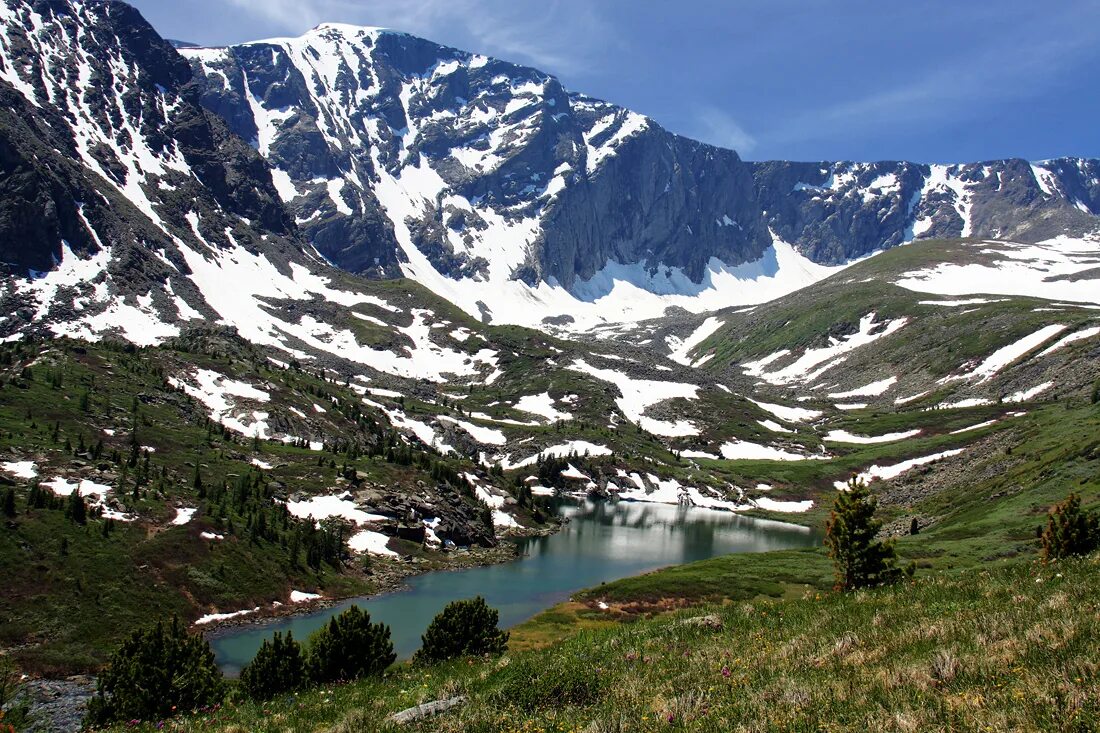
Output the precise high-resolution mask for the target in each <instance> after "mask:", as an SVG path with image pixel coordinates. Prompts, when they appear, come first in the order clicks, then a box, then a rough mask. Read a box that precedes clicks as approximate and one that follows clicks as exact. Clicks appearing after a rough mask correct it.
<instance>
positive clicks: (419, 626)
mask: <svg viewBox="0 0 1100 733" xmlns="http://www.w3.org/2000/svg"><path fill="white" fill-rule="evenodd" d="M560 511H561V514H562V515H563V516H566V517H568V518H569V520H570V521H569V523H568V524H567V525H566V526H565V527H564V528H563V529H562V531H561V532H558V533H557V534H554V535H551V536H549V537H536V538H532V539H527V540H520V541H519V547H520V549H521V551H522V552H523V557H521V558H520V559H518V560H516V561H515V562H511V563H506V564H503V565H491V566H488V567H479V568H470V569H467V570H457V571H440V572H433V573H427V574H425V575H419V576H416V577H413V578H410V579H409V580H408V585H407V587H406V588H403V589H402V590H399V591H395V592H393V593H388V594H386V595H382V596H376V597H373V598H358V599H350V600H347V601H345V602H343V603H341V604H339V605H337V606H333V607H331V608H325V609H323V610H320V611H316V612H314V613H310V614H305V615H301V616H295V617H291V618H284V619H277V620H273V621H271V622H269V623H264V624H257V625H247V626H240V627H235V628H231V629H227V630H225V631H222V632H219V633H217V634H216V635H214V636H213V638H211V645H212V646H213V648H214V653H215V655H216V656H217V660H218V664H219V665H221V667H222V669H223V670H224V671H225V672H226V674H230V675H233V674H236V673H237V672H238V671H239V670H240V668H241V667H242V666H244V665H245V664H247V663H248V661H249V660H251V659H252V657H253V655H255V653H256V650H257V649H259V648H260V643H261V641H262V640H263V639H264V638H268V637H270V636H271V634H273V633H274V632H276V631H283V632H285V631H287V630H291V631H293V632H294V637H295V638H296V639H299V640H305V639H306V638H307V637H308V636H309V635H310V634H311V633H312V632H313V631H315V630H317V629H318V628H319V627H320V626H321V625H322V624H324V623H326V622H327V621H328V619H329V618H331V617H332V616H333V615H334V614H338V613H340V612H341V611H342V610H344V609H345V608H347V607H348V606H350V605H352V604H358V605H359V606H361V607H363V608H365V609H366V610H368V611H369V612H370V615H371V617H372V618H373V619H374V620H376V621H383V622H385V623H387V624H389V626H390V629H391V633H392V637H393V644H394V648H395V650H396V651H397V654H398V658H400V659H404V658H407V657H409V656H411V655H412V653H413V652H415V651H416V650H417V649H418V648H419V646H420V635H421V634H422V633H424V629H426V628H427V626H428V624H429V623H430V622H431V620H432V618H433V617H434V616H435V615H436V614H437V613H439V611H440V610H442V609H443V607H444V606H445V605H447V604H448V603H449V602H451V601H454V600H458V599H462V598H471V597H473V596H476V595H480V596H483V597H485V599H486V600H487V601H488V602H489V604H490V605H491V606H493V607H494V608H497V609H499V611H500V622H501V626H505V627H507V626H513V625H515V624H517V623H520V622H522V621H525V620H526V619H528V618H530V617H532V616H534V615H535V614H537V613H538V612H539V611H542V610H544V609H546V608H549V607H550V606H553V605H555V604H557V603H560V602H561V601H563V600H566V599H568V598H569V595H570V594H571V593H572V592H574V591H577V590H580V589H582V588H588V587H591V586H594V585H598V584H600V583H601V582H604V581H609V580H615V579H618V578H623V577H626V576H629V575H637V574H638V573H642V572H645V571H647V570H652V569H655V568H659V567H663V566H666V565H676V564H680V563H685V562H692V561H694V560H703V559H706V558H708V557H715V556H717V555H725V554H729V553H734V552H764V551H767V550H778V549H786V548H794V547H808V546H812V545H816V544H818V543H819V542H820V541H821V540H820V538H819V537H818V536H817V535H816V534H814V533H812V532H810V530H809V529H807V528H805V527H798V526H795V525H790V524H783V523H780V522H769V521H766V520H759V519H750V518H748V517H742V516H740V515H737V514H731V513H729V512H720V511H714V510H710V509H697V508H694V507H686V506H671V505H664V504H643V503H634V502H625V501H621V502H616V503H606V502H584V503H580V504H575V505H574V504H567V505H565V506H563V507H562V508H561V510H560Z"/></svg>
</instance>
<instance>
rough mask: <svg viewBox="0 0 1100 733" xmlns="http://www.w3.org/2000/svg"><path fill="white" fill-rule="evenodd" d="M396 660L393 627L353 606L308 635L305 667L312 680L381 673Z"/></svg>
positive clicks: (347, 678) (330, 679)
mask: <svg viewBox="0 0 1100 733" xmlns="http://www.w3.org/2000/svg"><path fill="white" fill-rule="evenodd" d="M396 659H397V655H396V654H394V651H393V642H392V641H390V627H389V626H386V625H385V624H381V623H378V624H372V623H371V620H370V614H369V613H367V612H366V611H362V610H360V608H359V607H358V606H352V607H351V608H349V609H348V610H346V611H344V612H343V613H341V614H340V615H339V616H336V617H334V618H332V619H330V620H329V622H328V625H327V626H323V627H321V629H319V630H318V631H317V632H316V633H314V634H313V636H311V637H310V638H309V656H308V658H307V661H306V668H307V671H308V675H309V679H310V680H311V681H312V682H314V683H317V684H325V683H328V682H337V681H350V680H355V679H359V678H360V677H368V676H372V675H380V674H382V672H383V671H385V669H386V667H389V666H390V665H391V664H393V663H394V660H396Z"/></svg>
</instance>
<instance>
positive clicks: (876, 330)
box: [741, 312, 909, 391]
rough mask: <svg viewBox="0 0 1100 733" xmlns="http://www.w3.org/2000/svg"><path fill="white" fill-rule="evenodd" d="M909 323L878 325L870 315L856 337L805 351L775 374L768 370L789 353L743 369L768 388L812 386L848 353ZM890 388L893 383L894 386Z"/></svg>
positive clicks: (904, 321)
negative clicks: (797, 385) (812, 383)
mask: <svg viewBox="0 0 1100 733" xmlns="http://www.w3.org/2000/svg"><path fill="white" fill-rule="evenodd" d="M908 322H909V319H908V318H897V319H894V320H888V321H876V319H875V313H874V312H871V313H868V314H867V315H865V316H864V317H863V318H861V319H860V321H859V330H858V331H857V332H856V333H853V334H849V335H846V336H842V337H840V338H839V339H838V338H833V337H830V339H829V345H828V346H823V347H820V348H815V349H806V350H805V351H803V352H802V354H801V355H800V356H799V357H798V358H796V359H795V360H794V361H792V362H791V363H789V364H787V365H786V366H784V367H780V368H778V369H776V370H774V371H768V370H767V369H766V367H769V366H772V365H773V364H774V363H775V362H778V361H780V360H782V359H786V358H787V357H788V356H789V355H790V352H789V351H788V350H783V351H778V352H776V353H774V354H771V355H770V356H766V357H764V358H763V359H760V360H759V361H755V362H747V363H745V364H742V365H741V368H742V369H743V370H744V371H745V373H746V374H748V375H750V376H754V377H758V378H760V379H763V380H764V381H765V382H768V383H769V384H792V383H804V384H809V383H810V382H813V381H814V380H816V379H817V378H818V377H820V376H821V375H822V374H824V373H825V372H826V371H828V370H829V369H831V368H832V367H834V366H836V365H837V364H839V363H841V362H842V361H844V359H846V358H847V354H848V353H850V352H852V351H855V350H856V349H858V348H860V347H862V346H866V345H868V344H872V343H874V342H875V341H878V340H879V339H882V338H885V337H887V336H889V335H890V334H893V333H896V332H897V331H898V330H899V329H901V328H903V327H904V326H905V324H907V323H908ZM891 384H893V383H892V382H891ZM869 386H874V385H869ZM887 387H889V385H887ZM883 391H885V389H884V390H883Z"/></svg>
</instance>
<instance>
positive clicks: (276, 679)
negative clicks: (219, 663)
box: [240, 631, 306, 700]
mask: <svg viewBox="0 0 1100 733" xmlns="http://www.w3.org/2000/svg"><path fill="white" fill-rule="evenodd" d="M305 681H306V667H305V660H304V659H303V658H302V647H301V645H300V644H299V643H298V642H296V641H294V635H293V634H292V633H291V632H289V631H288V632H286V636H285V637H284V636H283V635H282V634H280V633H279V632H277V631H276V632H275V638H273V639H272V640H271V641H270V642H269V641H268V640H267V639H264V642H263V644H261V645H260V650H259V651H258V652H256V656H255V657H254V658H253V659H252V661H251V662H249V663H248V666H247V667H245V668H244V669H242V670H241V683H240V684H241V689H242V690H243V691H244V693H245V694H246V695H248V697H250V698H252V699H253V700H270V699H271V698H273V697H275V696H276V695H279V694H281V693H284V692H290V691H292V690H297V689H298V688H300V687H302V685H304V684H305Z"/></svg>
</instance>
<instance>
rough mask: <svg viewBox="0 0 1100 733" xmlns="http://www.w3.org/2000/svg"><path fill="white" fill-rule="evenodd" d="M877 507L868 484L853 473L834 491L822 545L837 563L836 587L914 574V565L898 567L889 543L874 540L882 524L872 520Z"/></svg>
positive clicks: (862, 585)
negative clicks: (835, 492) (831, 509)
mask: <svg viewBox="0 0 1100 733" xmlns="http://www.w3.org/2000/svg"><path fill="white" fill-rule="evenodd" d="M877 508H878V503H877V502H876V501H875V498H874V497H873V496H871V492H870V490H869V489H868V488H867V485H866V484H865V483H863V482H862V481H860V480H859V479H857V478H856V477H854V476H853V477H852V479H851V480H850V481H849V482H848V488H847V490H846V491H841V492H840V493H839V494H837V497H836V503H835V504H834V505H833V511H832V513H831V514H830V515H829V522H828V524H827V525H826V526H825V544H826V545H828V547H829V556H830V557H831V558H832V559H833V564H834V565H835V566H836V588H837V590H845V591H848V590H855V589H857V588H868V587H872V586H876V585H886V584H888V583H893V582H896V581H898V580H900V579H901V577H902V576H903V575H912V574H913V570H914V566H913V565H909V567H907V568H906V569H905V570H902V569H901V568H899V567H898V566H897V553H896V552H895V551H894V545H893V543H892V542H882V541H881V540H877V539H875V537H876V536H877V535H878V531H879V529H880V528H881V527H882V522H880V521H878V520H877V519H875V510H876V509H877Z"/></svg>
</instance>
